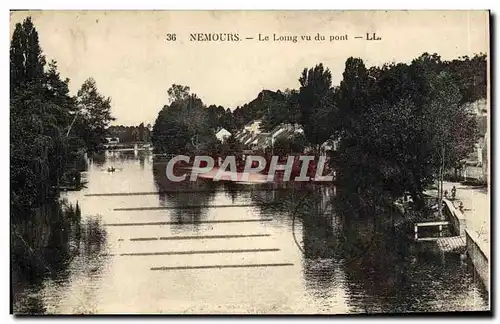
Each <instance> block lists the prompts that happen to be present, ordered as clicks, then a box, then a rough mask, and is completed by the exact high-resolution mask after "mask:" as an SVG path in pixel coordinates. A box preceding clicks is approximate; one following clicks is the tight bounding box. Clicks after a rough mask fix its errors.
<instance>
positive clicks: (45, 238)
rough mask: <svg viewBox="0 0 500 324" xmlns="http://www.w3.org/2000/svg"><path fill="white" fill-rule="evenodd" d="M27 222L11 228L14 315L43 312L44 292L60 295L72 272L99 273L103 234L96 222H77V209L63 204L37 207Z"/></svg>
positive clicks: (99, 222) (93, 219)
mask: <svg viewBox="0 0 500 324" xmlns="http://www.w3.org/2000/svg"><path fill="white" fill-rule="evenodd" d="M27 219H29V221H24V222H19V223H16V222H13V223H12V224H11V229H12V234H11V255H12V260H11V261H12V262H11V274H12V285H11V287H12V296H13V299H12V303H13V312H14V313H15V314H38V313H46V312H47V306H46V303H45V301H44V299H43V297H44V293H43V290H44V289H45V288H47V287H49V286H51V285H52V286H54V285H55V286H56V287H57V288H56V291H58V292H61V293H62V292H63V291H64V290H65V288H66V287H67V286H68V285H69V282H70V277H71V273H72V272H73V271H81V270H82V269H85V267H91V268H92V269H93V271H94V272H99V271H101V270H102V267H103V260H102V256H101V254H102V253H101V252H102V249H103V247H104V245H105V242H106V231H105V229H104V227H103V226H102V223H101V221H100V218H98V217H97V218H93V217H86V218H85V219H84V220H82V217H81V211H80V207H79V205H78V204H77V205H76V206H73V205H68V204H67V203H66V202H65V201H61V202H60V203H58V202H53V203H51V204H47V205H45V206H42V207H40V208H38V209H37V210H35V211H33V212H32V214H31V217H27ZM75 263H76V264H79V266H77V267H76V269H77V270H75V266H74V265H75ZM82 266H83V268H82ZM56 295H57V294H56ZM59 295H60V294H59ZM55 298H56V299H57V298H62V296H59V297H57V296H56V297H55Z"/></svg>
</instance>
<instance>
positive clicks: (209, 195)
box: [153, 161, 217, 231]
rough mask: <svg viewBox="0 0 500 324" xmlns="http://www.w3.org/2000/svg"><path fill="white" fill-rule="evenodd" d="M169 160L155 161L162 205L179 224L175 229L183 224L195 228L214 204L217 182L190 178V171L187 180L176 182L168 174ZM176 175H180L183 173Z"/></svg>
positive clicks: (156, 182) (154, 169)
mask: <svg viewBox="0 0 500 324" xmlns="http://www.w3.org/2000/svg"><path fill="white" fill-rule="evenodd" d="M166 166H167V162H164V161H159V162H154V163H153V177H154V181H155V184H156V187H157V190H158V195H159V196H158V197H159V200H160V205H161V206H164V207H168V208H172V209H169V210H168V214H169V215H170V216H171V221H173V222H176V223H178V224H179V225H177V226H176V225H172V229H173V230H174V231H175V230H176V229H177V230H180V229H181V227H182V226H183V224H192V225H193V226H194V227H195V228H196V227H197V226H198V225H199V222H200V220H201V219H202V218H203V217H204V216H206V214H207V211H208V207H207V206H209V205H210V204H213V201H214V197H215V191H216V187H217V184H216V183H214V182H211V181H205V180H203V179H199V180H197V181H190V180H189V176H190V174H189V172H187V173H186V172H184V173H185V174H187V176H186V180H184V181H179V182H174V181H171V180H169V179H168V178H167V176H166V172H165V170H166ZM175 175H177V176H180V175H182V173H180V174H178V173H175Z"/></svg>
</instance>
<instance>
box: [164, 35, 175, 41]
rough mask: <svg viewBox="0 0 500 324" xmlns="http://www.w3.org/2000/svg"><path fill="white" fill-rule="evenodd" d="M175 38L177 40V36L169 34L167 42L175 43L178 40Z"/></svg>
mask: <svg viewBox="0 0 500 324" xmlns="http://www.w3.org/2000/svg"><path fill="white" fill-rule="evenodd" d="M175 38H176V37H175V34H167V38H166V40H167V41H175V40H176V39H175Z"/></svg>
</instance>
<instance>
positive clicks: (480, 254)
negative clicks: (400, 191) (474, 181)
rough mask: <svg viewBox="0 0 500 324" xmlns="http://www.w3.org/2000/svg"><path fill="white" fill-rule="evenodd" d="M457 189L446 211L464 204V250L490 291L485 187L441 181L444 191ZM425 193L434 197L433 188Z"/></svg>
mask: <svg viewBox="0 0 500 324" xmlns="http://www.w3.org/2000/svg"><path fill="white" fill-rule="evenodd" d="M453 187H455V189H456V199H455V200H449V203H450V204H451V205H452V206H450V207H449V208H452V209H459V208H458V207H459V206H460V204H463V209H462V212H458V213H460V214H461V215H462V217H461V220H460V221H461V223H463V224H461V227H463V230H461V233H460V235H461V236H462V237H465V241H466V251H467V254H468V256H469V258H470V260H471V262H472V264H473V265H474V268H475V270H476V272H477V274H478V275H479V277H480V278H481V280H482V281H483V283H484V285H485V286H486V289H487V290H488V292H490V273H491V272H490V260H491V258H490V204H489V201H490V199H489V194H488V190H487V188H483V187H476V186H468V185H463V184H461V183H456V182H444V183H443V189H444V190H447V191H448V192H451V190H452V188H453ZM426 194H429V195H431V196H433V197H437V195H438V192H437V190H436V189H433V190H428V191H427V192H426Z"/></svg>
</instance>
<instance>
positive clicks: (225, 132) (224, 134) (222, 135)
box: [215, 128, 231, 143]
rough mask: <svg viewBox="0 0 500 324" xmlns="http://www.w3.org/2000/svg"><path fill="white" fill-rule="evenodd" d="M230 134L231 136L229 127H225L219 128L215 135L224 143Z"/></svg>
mask: <svg viewBox="0 0 500 324" xmlns="http://www.w3.org/2000/svg"><path fill="white" fill-rule="evenodd" d="M229 136H231V133H230V132H229V131H228V130H227V129H225V128H219V130H218V131H217V132H216V133H215V137H217V139H218V140H219V141H221V142H222V143H224V141H225V140H226V139H227V138H228V137H229Z"/></svg>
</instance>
